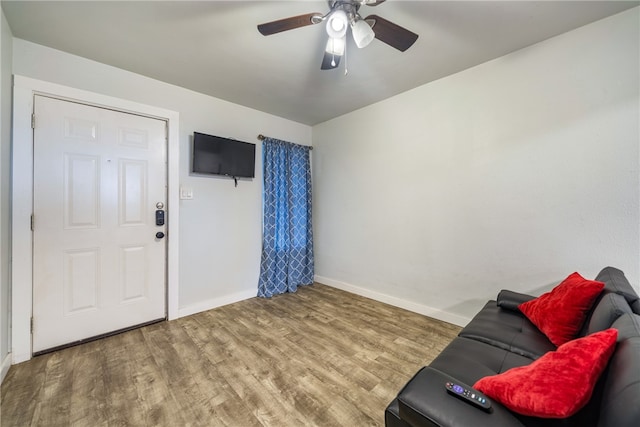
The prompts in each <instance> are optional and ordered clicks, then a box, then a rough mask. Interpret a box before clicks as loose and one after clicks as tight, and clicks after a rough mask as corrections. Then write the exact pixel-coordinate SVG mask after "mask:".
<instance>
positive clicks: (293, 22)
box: [258, 13, 322, 36]
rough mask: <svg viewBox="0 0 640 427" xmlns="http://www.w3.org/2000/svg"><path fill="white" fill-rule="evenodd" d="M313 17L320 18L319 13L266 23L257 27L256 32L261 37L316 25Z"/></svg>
mask: <svg viewBox="0 0 640 427" xmlns="http://www.w3.org/2000/svg"><path fill="white" fill-rule="evenodd" d="M313 17H318V18H322V14H321V13H307V14H306V15H298V16H292V17H291V18H284V19H279V20H277V21H272V22H267V23H265V24H260V25H258V31H260V34H262V35H263V36H270V35H271V34H276V33H280V32H282V31H288V30H293V29H295V28H300V27H306V26H307V25H312V24H316V23H318V22H320V21H316V22H314V20H313Z"/></svg>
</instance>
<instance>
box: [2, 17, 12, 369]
mask: <svg viewBox="0 0 640 427" xmlns="http://www.w3.org/2000/svg"><path fill="white" fill-rule="evenodd" d="M0 14H1V16H0V380H1V379H2V378H4V375H5V374H6V373H7V371H8V370H9V365H10V364H11V357H10V356H11V355H10V351H11V336H10V335H11V333H10V331H11V329H10V328H11V326H10V319H11V314H10V313H11V283H10V277H11V276H10V255H9V254H10V250H11V246H10V245H11V233H10V229H9V226H10V225H9V223H10V218H9V217H10V212H11V203H10V194H9V192H10V171H11V159H10V156H11V68H12V56H11V55H12V35H11V29H10V28H9V25H8V24H7V21H6V19H5V16H4V12H1V11H0Z"/></svg>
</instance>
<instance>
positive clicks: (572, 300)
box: [519, 273, 604, 346]
mask: <svg viewBox="0 0 640 427" xmlns="http://www.w3.org/2000/svg"><path fill="white" fill-rule="evenodd" d="M603 288H604V283H602V282H598V281H594V280H587V279H585V278H584V277H582V276H581V275H580V274H578V273H572V274H570V275H569V276H568V277H567V278H566V279H564V280H563V281H562V283H560V284H559V285H558V286H556V287H555V288H554V289H553V290H552V291H551V292H547V293H545V294H543V295H541V296H539V297H538V298H536V299H534V300H531V301H528V302H525V303H522V304H520V306H519V308H520V311H522V312H523V313H524V315H525V316H527V318H528V319H529V320H530V321H531V322H532V323H533V324H534V325H536V326H537V327H538V328H539V329H540V330H541V331H542V332H543V333H544V334H545V335H546V336H547V337H548V338H549V340H550V341H551V342H552V343H554V344H555V345H557V346H559V345H562V344H564V343H566V342H567V341H570V340H572V339H573V338H575V337H576V336H577V335H578V332H580V329H581V328H582V325H583V324H584V321H585V319H586V316H587V313H588V311H589V310H590V309H591V307H592V306H593V303H594V302H595V300H596V298H597V297H598V295H599V294H600V292H602V289H603Z"/></svg>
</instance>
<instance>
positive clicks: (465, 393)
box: [444, 382, 491, 411]
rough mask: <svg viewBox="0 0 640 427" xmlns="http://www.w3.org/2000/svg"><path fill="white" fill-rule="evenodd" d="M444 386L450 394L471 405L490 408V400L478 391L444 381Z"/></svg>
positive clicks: (486, 409) (484, 408)
mask: <svg viewBox="0 0 640 427" xmlns="http://www.w3.org/2000/svg"><path fill="white" fill-rule="evenodd" d="M444 388H446V389H447V391H448V392H449V393H450V394H452V395H454V396H456V397H458V398H460V399H462V400H464V401H465V402H467V403H470V404H472V405H473V406H477V407H478V408H480V409H483V410H485V411H489V410H491V401H490V400H489V399H488V398H487V397H486V396H485V395H484V394H482V393H480V392H479V391H476V390H474V389H472V388H467V387H465V386H463V385H462V384H456V383H452V382H447V383H445V385H444Z"/></svg>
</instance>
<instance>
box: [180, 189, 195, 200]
mask: <svg viewBox="0 0 640 427" xmlns="http://www.w3.org/2000/svg"><path fill="white" fill-rule="evenodd" d="M191 199H193V188H191V187H180V200H191Z"/></svg>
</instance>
